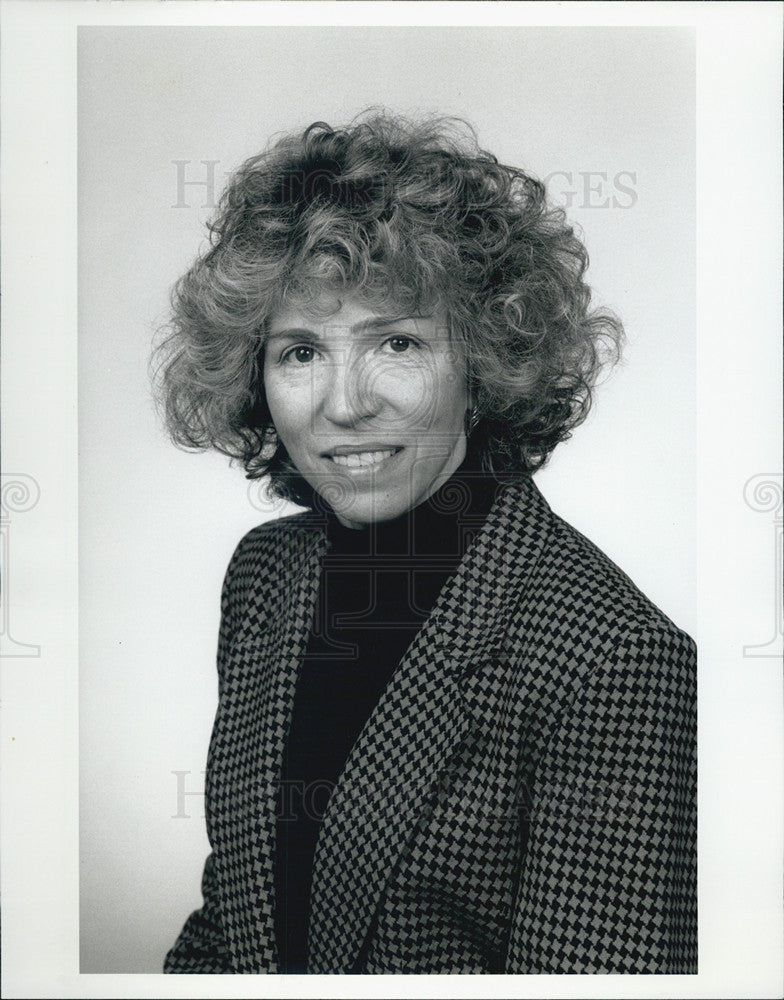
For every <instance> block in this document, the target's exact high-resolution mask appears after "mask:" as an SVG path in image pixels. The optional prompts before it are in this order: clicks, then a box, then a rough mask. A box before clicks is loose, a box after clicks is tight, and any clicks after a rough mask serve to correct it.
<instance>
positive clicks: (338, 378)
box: [321, 359, 379, 426]
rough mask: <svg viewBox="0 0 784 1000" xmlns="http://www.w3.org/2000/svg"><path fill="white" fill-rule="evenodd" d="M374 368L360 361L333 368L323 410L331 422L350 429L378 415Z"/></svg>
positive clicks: (340, 362)
mask: <svg viewBox="0 0 784 1000" xmlns="http://www.w3.org/2000/svg"><path fill="white" fill-rule="evenodd" d="M371 368H372V366H368V365H365V364H363V363H362V362H361V360H359V359H356V360H348V361H342V360H341V361H336V362H335V363H334V364H331V365H330V366H329V370H328V372H327V376H326V379H327V384H326V386H325V389H324V397H323V400H322V407H321V409H322V413H323V415H324V416H325V417H326V418H327V420H329V421H331V422H332V423H334V424H341V425H343V426H347V425H353V424H356V423H358V422H359V421H361V420H363V419H365V418H367V417H370V416H373V415H375V413H376V412H377V410H378V408H379V402H378V398H377V394H376V393H375V392H374V387H373V378H372V371H371Z"/></svg>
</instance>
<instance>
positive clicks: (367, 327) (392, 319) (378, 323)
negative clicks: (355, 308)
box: [267, 315, 429, 343]
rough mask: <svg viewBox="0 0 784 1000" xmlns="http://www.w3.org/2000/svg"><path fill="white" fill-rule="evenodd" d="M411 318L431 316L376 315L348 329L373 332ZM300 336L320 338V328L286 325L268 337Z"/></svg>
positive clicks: (294, 338)
mask: <svg viewBox="0 0 784 1000" xmlns="http://www.w3.org/2000/svg"><path fill="white" fill-rule="evenodd" d="M410 319H413V320H418V319H429V317H428V316H419V315H403V316H374V317H373V318H372V319H363V320H361V321H360V322H359V323H355V324H354V325H353V326H351V327H348V330H349V333H352V334H362V333H371V332H372V331H373V330H381V329H384V328H385V327H387V326H393V325H394V324H395V323H402V322H404V321H405V320H410ZM326 327H327V329H329V328H330V324H329V323H327V324H326ZM333 328H334V327H333ZM338 328H339V327H338ZM300 337H304V338H306V339H312V340H320V339H321V334H320V333H319V331H318V330H311V329H310V328H308V327H304V326H294V327H286V328H285V329H284V330H275V331H274V332H273V333H270V334H269V336H268V337H267V343H270V342H271V341H273V340H282V339H288V340H296V339H298V338H300Z"/></svg>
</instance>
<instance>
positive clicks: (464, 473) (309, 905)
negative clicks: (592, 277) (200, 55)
mask: <svg viewBox="0 0 784 1000" xmlns="http://www.w3.org/2000/svg"><path fill="white" fill-rule="evenodd" d="M211 232H212V242H211V246H210V248H209V250H208V252H206V253H205V254H204V255H203V256H202V257H201V258H200V259H199V260H198V261H197V262H196V263H195V264H194V265H193V267H192V268H191V270H190V271H189V272H188V273H187V274H186V275H185V276H184V278H182V279H181V281H180V283H179V285H178V286H177V289H176V292H175V295H174V323H173V329H172V332H171V336H170V337H169V338H168V340H167V342H166V344H165V345H164V347H163V362H162V367H161V383H160V386H161V390H162V394H163V399H164V401H165V406H166V415H167V419H168V424H169V428H170V430H171V432H172V433H173V436H174V438H175V440H176V441H177V442H179V443H180V444H183V445H186V446H191V447H208V446H212V447H215V448H217V449H219V450H221V451H223V452H224V453H226V454H228V455H230V456H231V457H232V458H236V459H239V460H240V461H241V462H242V463H243V465H244V467H245V469H246V472H247V474H248V476H249V477H257V476H262V475H267V476H269V482H270V489H271V491H272V492H273V493H274V494H276V495H277V496H280V497H285V498H288V499H292V500H294V501H295V502H297V503H298V504H299V505H301V506H302V507H304V508H306V511H305V513H303V514H299V515H295V516H292V517H287V518H283V519H281V520H278V521H275V522H272V523H267V524H264V525H262V526H261V527H259V528H257V529H255V530H254V531H251V532H250V533H249V534H248V535H247V536H246V537H245V538H244V539H243V540H242V541H241V542H240V544H239V546H238V548H237V550H236V552H235V554H234V557H233V558H232V560H231V563H230V565H229V569H228V572H227V575H226V579H225V583H224V589H223V597H222V623H221V630H220V638H219V648H218V676H219V703H218V710H217V716H216V720H215V726H214V730H213V735H212V741H211V745H210V753H209V760H208V769H207V787H206V803H207V806H206V808H207V823H208V833H209V836H210V842H211V845H212V853H211V854H210V856H209V858H208V859H207V863H206V866H205V870H204V878H203V886H202V888H203V894H204V906H203V907H202V909H200V910H199V911H197V912H196V913H194V914H192V915H191V917H190V918H189V919H188V921H187V922H186V924H185V927H184V929H183V931H182V933H181V935H180V937H179V939H178V940H177V942H176V944H175V945H174V947H173V948H172V949H171V951H170V952H169V954H168V956H167V958H166V966H165V967H166V971H168V972H177V973H188V972H311V973H317V972H333V973H334V972H344V973H346V972H368V973H382V972H432V973H479V972H506V973H518V972H519V973H546V972H571V973H578V972H597V973H599V972H601V973H609V972H651V973H653V972H660V973H673V972H693V971H696V904H695V897H696V886H695V815H694V812H695V784H694V764H695V732H694V726H695V707H694V681H695V652H694V645H693V643H692V641H691V640H690V639H689V637H688V636H686V635H685V634H684V633H682V632H680V631H679V630H678V629H677V628H676V627H675V626H674V625H673V624H672V623H671V622H670V621H669V620H668V619H667V618H666V617H665V616H664V615H663V614H662V613H661V612H660V611H659V610H658V609H656V608H655V607H654V606H653V605H652V604H651V603H650V602H649V601H648V600H647V599H646V598H645V597H644V596H643V595H642V594H641V593H640V592H639V591H638V590H637V589H636V588H635V586H634V585H633V584H632V582H631V581H630V580H629V579H628V578H627V577H626V576H625V575H624V574H623V573H622V572H621V571H620V570H619V569H618V568H617V567H616V566H615V565H614V564H613V563H611V562H610V561H609V560H608V559H607V558H606V557H605V556H604V555H603V554H602V553H601V552H600V551H599V550H597V549H596V548H595V546H593V545H592V544H591V543H590V542H589V541H587V540H586V539H585V538H584V537H582V536H581V535H580V534H579V533H578V532H576V531H575V530H574V529H573V528H571V527H570V526H569V525H567V524H565V523H564V522H563V521H562V520H560V519H559V518H558V517H557V516H556V515H555V514H553V513H552V511H551V510H550V509H549V507H548V505H547V503H546V502H545V500H544V499H543V497H542V496H541V494H540V493H539V492H538V490H537V488H536V486H535V485H534V483H533V480H532V478H531V476H532V473H533V472H535V471H536V470H537V469H538V468H539V467H540V466H541V465H542V464H543V463H544V462H545V461H546V459H547V457H548V456H549V454H550V453H551V451H552V449H553V448H554V447H555V445H556V444H557V443H558V442H560V441H562V440H564V439H565V438H566V437H568V435H569V433H570V432H571V430H572V429H573V428H574V427H575V426H576V425H577V424H578V423H579V422H580V421H581V420H582V419H583V418H584V416H585V414H586V411H587V408H588V405H589V401H590V397H591V389H592V386H593V384H594V382H595V379H596V376H597V372H598V370H599V368H600V364H601V363H602V361H603V360H608V359H609V358H611V357H612V354H613V352H614V351H615V350H616V349H617V345H618V344H619V342H620V338H621V328H620V325H619V323H618V322H617V320H615V319H614V318H613V317H612V316H611V315H609V314H606V313H601V312H598V311H591V309H590V292H589V289H588V287H587V286H586V284H585V283H584V280H583V275H584V271H585V268H586V266H587V256H586V253H585V250H584V247H583V246H582V244H581V243H580V242H579V241H578V240H577V238H576V237H575V235H574V234H573V232H572V230H571V229H570V228H569V227H568V225H567V224H566V222H565V219H564V216H563V212H562V211H561V210H560V209H557V208H553V207H550V206H548V204H547V202H546V200H545V194H544V190H543V187H542V185H541V184H540V183H539V182H538V181H536V180H534V179H533V178H531V177H529V176H527V175H526V174H525V173H524V172H523V171H521V170H518V169H514V168H511V167H506V166H503V165H501V164H499V163H498V162H497V160H496V159H495V158H494V157H493V156H491V155H489V154H487V153H485V152H483V151H481V150H479V149H478V148H477V147H476V144H475V142H474V141H473V138H472V137H471V136H470V135H468V134H467V132H466V130H465V129H461V128H460V127H459V125H458V124H456V123H454V122H450V121H445V120H427V121H406V120H403V119H397V118H393V117H391V116H387V115H374V116H366V117H365V118H363V119H361V120H359V121H357V122H354V123H352V124H351V125H349V126H348V127H346V128H344V129H339V130H335V129H332V128H330V127H329V126H327V125H325V124H323V123H317V124H315V125H312V126H311V127H310V128H309V129H307V130H306V131H305V132H304V134H302V135H292V136H289V137H286V138H283V139H281V140H280V141H279V142H278V143H277V144H276V145H274V146H273V147H271V148H270V149H269V150H268V151H267V152H265V153H263V154H261V155H260V156H257V157H254V158H253V159H251V160H249V161H248V162H246V163H245V164H244V165H243V166H242V167H241V168H240V170H239V171H238V172H237V173H236V174H235V175H234V177H233V178H232V180H231V182H230V184H229V186H228V189H227V191H226V192H225V194H224V196H223V199H222V202H221V205H220V209H219V212H218V215H217V218H216V220H215V221H214V222H213V224H212V226H211Z"/></svg>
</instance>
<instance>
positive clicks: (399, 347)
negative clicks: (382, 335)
mask: <svg viewBox="0 0 784 1000" xmlns="http://www.w3.org/2000/svg"><path fill="white" fill-rule="evenodd" d="M387 343H388V344H389V346H390V349H391V350H393V351H394V352H395V354H402V353H403V352H404V351H407V350H408V349H409V347H413V344H414V342H413V340H411V338H410V337H403V336H401V335H400V334H396V335H395V336H394V337H390V338H389V340H388V341H387Z"/></svg>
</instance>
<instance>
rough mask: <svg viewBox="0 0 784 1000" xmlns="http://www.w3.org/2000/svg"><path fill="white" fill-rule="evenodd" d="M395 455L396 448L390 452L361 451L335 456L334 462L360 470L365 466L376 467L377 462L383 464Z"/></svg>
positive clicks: (333, 457)
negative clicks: (386, 459)
mask: <svg viewBox="0 0 784 1000" xmlns="http://www.w3.org/2000/svg"><path fill="white" fill-rule="evenodd" d="M394 454H395V450H394V448H393V449H391V450H390V451H360V452H355V453H354V454H353V455H333V456H332V461H333V462H336V463H337V464H338V465H345V466H347V467H348V468H349V469H359V468H361V467H362V466H364V465H375V464H376V463H377V462H383V461H384V459H385V458H391V457H392V455H394Z"/></svg>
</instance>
